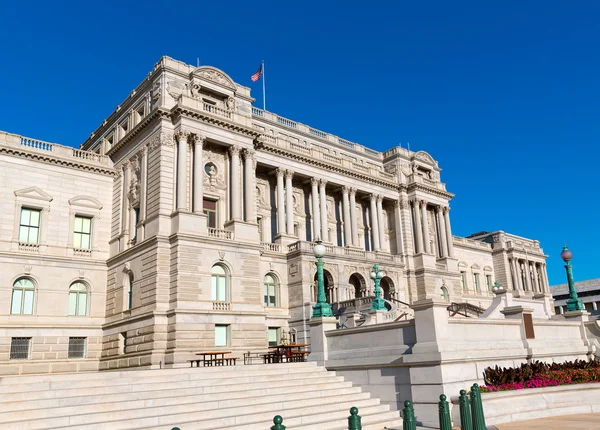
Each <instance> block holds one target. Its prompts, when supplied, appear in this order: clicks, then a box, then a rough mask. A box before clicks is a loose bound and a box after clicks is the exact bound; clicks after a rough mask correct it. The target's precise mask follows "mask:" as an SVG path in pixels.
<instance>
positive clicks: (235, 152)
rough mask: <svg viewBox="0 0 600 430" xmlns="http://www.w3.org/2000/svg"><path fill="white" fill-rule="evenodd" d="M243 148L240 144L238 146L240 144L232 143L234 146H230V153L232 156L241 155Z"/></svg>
mask: <svg viewBox="0 0 600 430" xmlns="http://www.w3.org/2000/svg"><path fill="white" fill-rule="evenodd" d="M241 150H242V148H241V147H240V146H238V145H232V146H230V147H229V154H230V155H231V156H234V155H237V156H239V155H240V151H241Z"/></svg>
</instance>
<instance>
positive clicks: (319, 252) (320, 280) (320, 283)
mask: <svg viewBox="0 0 600 430" xmlns="http://www.w3.org/2000/svg"><path fill="white" fill-rule="evenodd" d="M313 252H314V254H315V257H317V262H316V263H315V264H316V265H317V288H318V290H317V303H315V305H314V306H313V314H312V317H313V318H321V317H332V316H333V312H332V311H331V306H330V305H329V303H327V297H326V296H325V276H324V275H323V266H324V265H325V262H324V261H323V257H324V256H325V245H323V243H322V242H321V241H320V240H317V243H316V244H315V246H314V248H313Z"/></svg>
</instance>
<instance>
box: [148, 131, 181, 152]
mask: <svg viewBox="0 0 600 430" xmlns="http://www.w3.org/2000/svg"><path fill="white" fill-rule="evenodd" d="M161 145H164V146H169V147H172V146H173V145H175V142H174V140H173V135H172V134H167V133H163V132H160V133H158V134H156V135H155V136H154V137H152V138H150V140H149V141H148V151H153V150H155V149H156V148H158V147H159V146H161Z"/></svg>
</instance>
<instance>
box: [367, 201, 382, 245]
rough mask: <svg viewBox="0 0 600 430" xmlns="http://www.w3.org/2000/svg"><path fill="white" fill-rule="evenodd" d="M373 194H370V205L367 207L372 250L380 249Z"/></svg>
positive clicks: (375, 203) (375, 204)
mask: <svg viewBox="0 0 600 430" xmlns="http://www.w3.org/2000/svg"><path fill="white" fill-rule="evenodd" d="M376 199H377V198H376V196H375V194H371V206H370V209H369V212H370V215H371V238H372V240H373V242H372V243H373V248H374V250H379V249H381V244H380V243H379V225H378V222H377V202H376Z"/></svg>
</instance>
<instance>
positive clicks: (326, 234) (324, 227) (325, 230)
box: [319, 179, 329, 242]
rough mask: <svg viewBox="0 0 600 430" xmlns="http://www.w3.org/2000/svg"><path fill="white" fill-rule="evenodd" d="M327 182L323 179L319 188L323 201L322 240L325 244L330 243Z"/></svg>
mask: <svg viewBox="0 0 600 430" xmlns="http://www.w3.org/2000/svg"><path fill="white" fill-rule="evenodd" d="M326 185H327V181H326V180H325V179H321V181H320V183H319V186H320V189H319V195H320V200H321V240H322V241H323V242H329V228H328V227H329V225H328V221H327V197H326V192H325V186H326Z"/></svg>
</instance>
